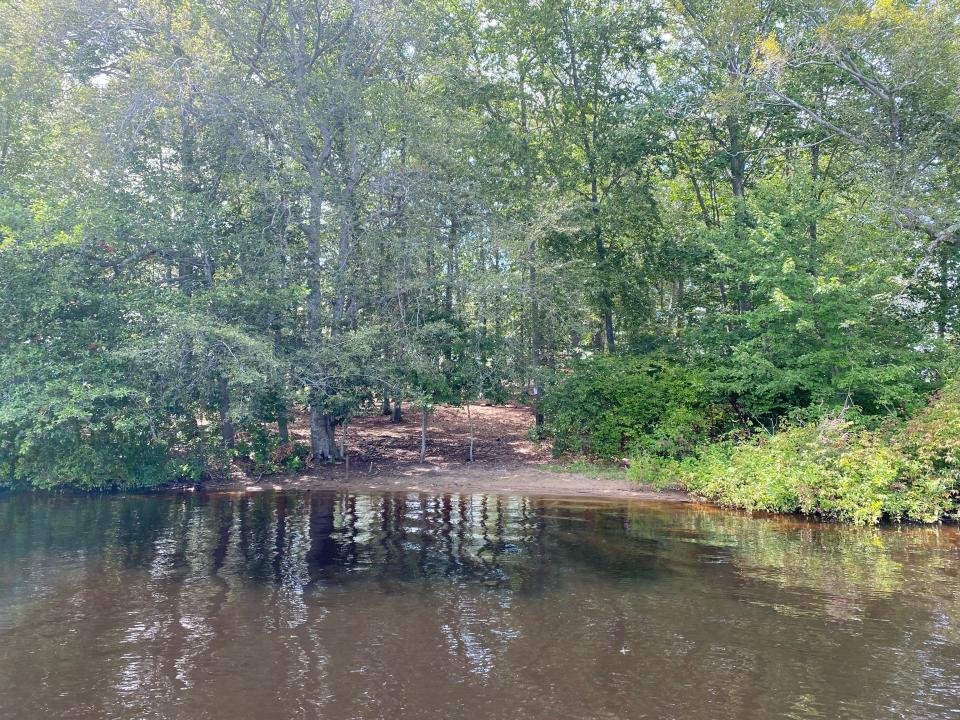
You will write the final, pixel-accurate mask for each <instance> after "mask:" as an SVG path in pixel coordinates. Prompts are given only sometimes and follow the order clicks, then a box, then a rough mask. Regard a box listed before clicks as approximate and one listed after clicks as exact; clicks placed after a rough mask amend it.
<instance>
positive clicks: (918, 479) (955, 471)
mask: <svg viewBox="0 0 960 720" xmlns="http://www.w3.org/2000/svg"><path fill="white" fill-rule="evenodd" d="M631 475H632V476H633V477H634V478H635V479H638V480H656V481H659V482H661V483H669V482H675V483H679V484H680V485H682V486H683V487H685V488H687V489H688V490H690V491H691V492H694V493H696V494H698V495H701V496H703V497H706V498H709V499H711V500H713V501H715V502H717V503H719V504H721V505H725V506H729V507H738V508H744V509H747V510H768V511H774V512H803V513H810V514H816V515H821V516H824V517H829V518H834V519H837V520H843V521H849V522H854V523H858V524H872V523H876V522H878V521H879V520H880V519H882V518H887V519H891V520H896V521H899V520H911V521H917V522H937V521H938V520H941V519H943V518H945V517H950V516H955V515H956V514H957V511H958V507H960V502H958V492H960V384H958V383H954V384H951V385H948V386H947V387H946V388H945V389H944V390H943V392H942V393H940V394H938V395H937V396H936V397H935V398H934V400H933V401H932V402H931V404H930V405H929V406H928V407H927V408H926V409H925V410H924V411H923V412H921V413H920V414H919V415H918V416H917V417H916V418H914V419H913V420H911V421H910V422H909V423H907V424H906V425H905V426H904V425H898V426H896V427H885V428H882V429H879V430H863V429H859V428H857V427H855V426H854V425H853V424H852V423H851V422H849V421H846V420H840V419H836V418H826V419H824V420H822V421H821V422H820V423H818V424H815V425H808V426H802V427H788V428H785V429H782V430H781V431H780V432H778V433H776V434H774V435H769V436H761V437H757V438H754V439H753V440H752V441H751V442H747V443H741V444H734V443H729V442H728V443H715V444H712V445H707V446H704V447H703V448H702V449H701V450H700V451H699V452H698V453H697V454H696V455H695V456H692V457H689V458H687V459H685V460H682V461H673V462H662V461H660V462H657V463H651V461H650V460H649V459H648V458H645V457H641V458H639V459H638V461H637V462H636V463H635V464H634V465H633V466H632V467H631Z"/></svg>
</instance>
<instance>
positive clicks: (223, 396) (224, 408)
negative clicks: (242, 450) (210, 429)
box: [217, 375, 235, 448]
mask: <svg viewBox="0 0 960 720" xmlns="http://www.w3.org/2000/svg"><path fill="white" fill-rule="evenodd" d="M217 396H218V397H217V400H218V402H219V405H220V436H221V437H222V438H223V445H224V447H228V448H232V447H233V439H234V435H235V433H234V430H233V423H232V422H231V421H230V387H229V386H228V385H227V380H226V378H224V377H223V376H222V375H221V376H220V377H219V378H217Z"/></svg>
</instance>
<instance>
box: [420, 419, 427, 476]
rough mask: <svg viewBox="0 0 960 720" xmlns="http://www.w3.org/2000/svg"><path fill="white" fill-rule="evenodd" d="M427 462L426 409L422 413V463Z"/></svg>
mask: <svg viewBox="0 0 960 720" xmlns="http://www.w3.org/2000/svg"><path fill="white" fill-rule="evenodd" d="M426 460H427V410H426V408H424V409H423V410H422V411H421V413H420V462H421V464H422V463H424V462H426Z"/></svg>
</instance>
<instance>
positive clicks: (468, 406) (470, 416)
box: [467, 402, 474, 462]
mask: <svg viewBox="0 0 960 720" xmlns="http://www.w3.org/2000/svg"><path fill="white" fill-rule="evenodd" d="M467 425H469V426H470V462H473V438H474V432H473V415H472V414H471V413H470V403H469V402H468V403H467Z"/></svg>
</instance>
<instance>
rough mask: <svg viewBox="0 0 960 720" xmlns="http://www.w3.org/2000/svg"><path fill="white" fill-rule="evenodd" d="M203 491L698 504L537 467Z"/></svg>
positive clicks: (335, 474) (410, 472) (324, 478)
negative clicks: (376, 493)
mask: <svg viewBox="0 0 960 720" xmlns="http://www.w3.org/2000/svg"><path fill="white" fill-rule="evenodd" d="M204 489H205V490H207V491H214V492H216V491H238V490H240V491H247V492H256V491H262V490H351V491H356V492H362V491H396V492H424V493H431V494H437V493H467V494H478V493H487V494H496V495H553V496H565V497H575V496H585V497H609V498H625V499H627V498H629V499H636V500H655V501H659V502H696V499H695V498H694V497H692V496H690V495H688V494H686V493H683V492H677V491H670V490H666V491H658V490H656V489H654V488H652V487H645V486H642V485H637V484H635V483H631V482H628V481H626V480H617V479H611V478H608V477H590V476H588V475H584V474H581V473H575V472H556V471H551V470H548V469H545V468H543V467H539V466H536V465H504V464H487V463H482V464H481V463H476V464H463V465H454V466H451V465H444V466H431V465H410V466H405V467H403V466H401V467H391V468H389V469H387V470H384V471H382V472H376V473H370V472H369V471H368V470H367V468H365V467H363V466H360V467H359V468H356V469H352V470H350V471H347V469H346V468H345V467H344V466H343V465H338V466H331V467H329V468H324V469H323V471H321V472H319V473H317V472H308V473H304V474H301V475H292V476H271V477H265V478H262V479H261V480H260V481H257V482H254V481H251V480H247V479H244V478H234V479H231V480H227V481H220V482H216V483H211V484H209V485H207V486H206V487H205V488H204Z"/></svg>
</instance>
